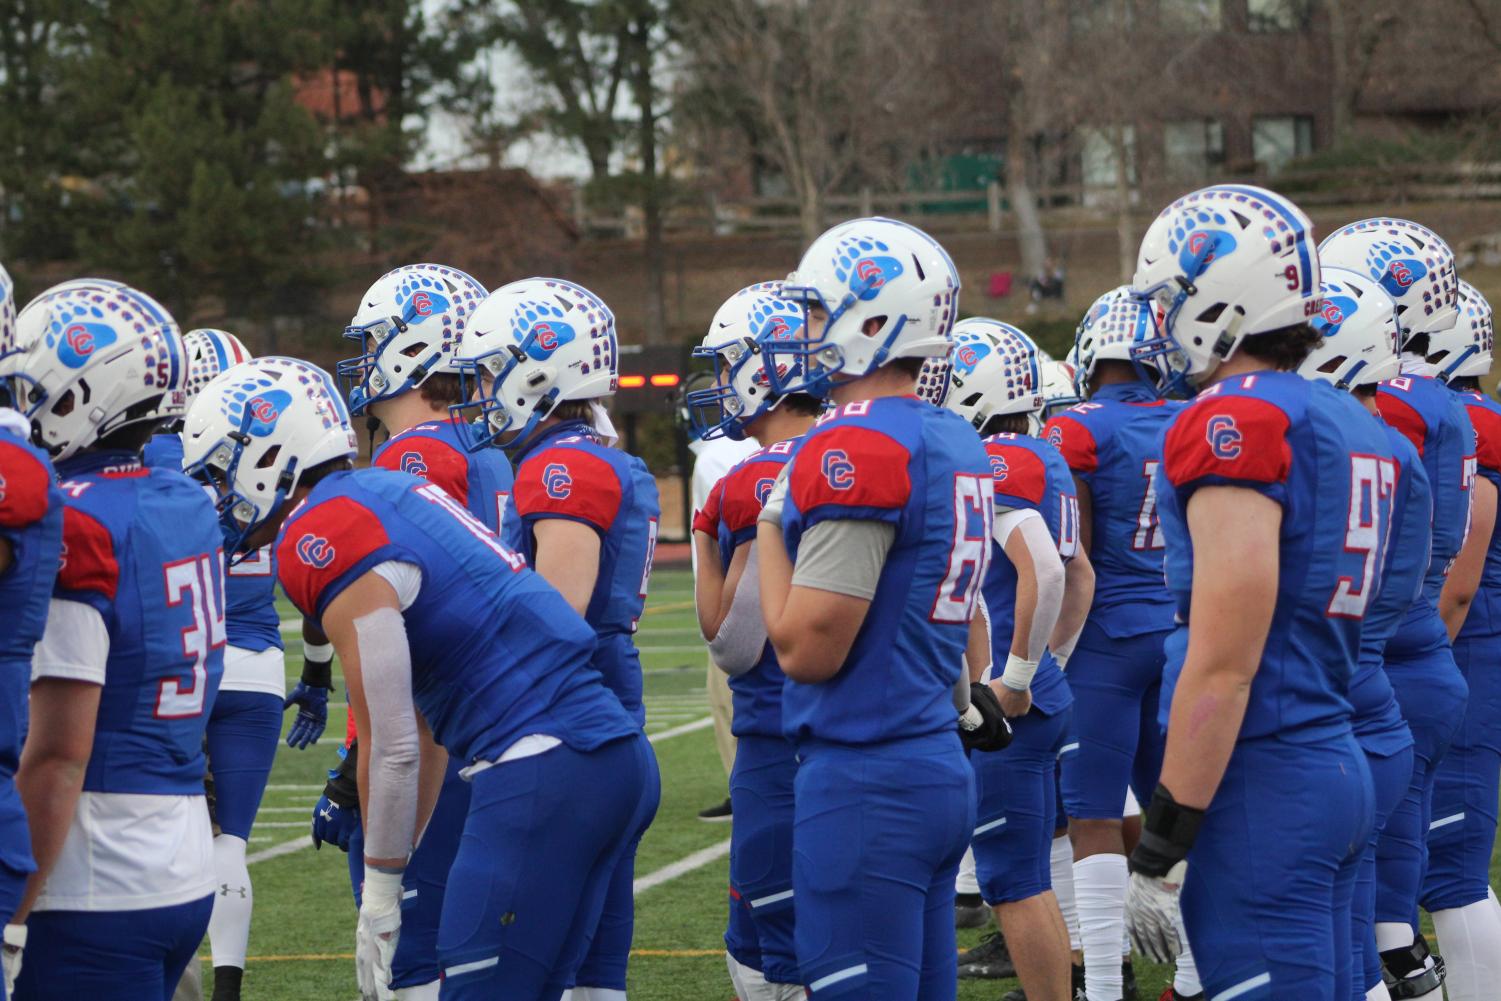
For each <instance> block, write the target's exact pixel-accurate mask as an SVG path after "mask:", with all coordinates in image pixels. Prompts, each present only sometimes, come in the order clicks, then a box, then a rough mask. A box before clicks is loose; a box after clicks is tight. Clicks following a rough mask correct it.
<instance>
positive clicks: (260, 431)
mask: <svg viewBox="0 0 1501 1001" xmlns="http://www.w3.org/2000/svg"><path fill="white" fill-rule="evenodd" d="M272 385H274V383H273V382H272V381H271V380H270V379H267V378H265V377H264V376H258V377H256V378H254V379H248V380H246V381H245V382H242V383H240V384H239V385H238V386H236V387H235V389H234V391H233V392H230V393H228V394H226V395H225V397H224V399H223V400H222V401H221V402H220V404H219V412H220V413H222V414H223V415H224V416H225V417H226V418H228V419H229V422H230V423H231V424H233V425H234V426H235V427H239V426H240V423H241V421H243V420H244V419H245V413H246V411H249V413H250V425H249V427H247V428H246V430H247V431H248V432H249V433H250V434H252V435H255V436H256V437H257V438H264V437H266V435H268V434H270V433H271V432H272V430H273V429H274V428H275V427H276V422H277V420H278V419H279V418H280V417H281V415H282V413H283V412H284V411H285V410H286V409H287V407H288V406H290V405H291V403H292V396H291V394H290V393H288V392H287V391H286V390H282V389H271V386H272Z"/></svg>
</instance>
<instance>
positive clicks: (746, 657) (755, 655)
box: [709, 542, 766, 678]
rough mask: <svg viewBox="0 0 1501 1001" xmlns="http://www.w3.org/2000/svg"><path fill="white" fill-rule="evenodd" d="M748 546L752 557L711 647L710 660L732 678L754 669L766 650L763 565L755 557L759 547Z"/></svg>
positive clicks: (736, 586) (749, 556)
mask: <svg viewBox="0 0 1501 1001" xmlns="http://www.w3.org/2000/svg"><path fill="white" fill-rule="evenodd" d="M747 544H748V545H749V546H750V553H749V554H748V555H747V556H746V559H745V570H744V572H742V573H741V575H740V583H739V584H737V585H735V597H734V598H733V599H732V600H731V602H730V611H729V614H728V615H726V616H725V617H724V622H723V623H721V624H720V626H719V632H718V633H717V634H716V635H715V637H714V639H713V640H712V641H711V642H710V643H709V656H710V657H712V658H713V659H714V663H715V664H716V665H718V667H719V669H720V670H721V671H723V672H724V673H725V674H728V675H729V676H730V677H732V678H738V677H739V676H740V675H742V674H744V673H746V672H747V671H749V670H750V669H751V668H753V667H755V666H756V664H757V663H758V662H759V661H760V660H761V654H762V652H763V651H764V650H765V649H766V622H765V620H764V619H762V618H761V573H760V569H761V561H760V558H759V557H758V556H757V555H756V554H757V549H756V544H755V543H754V542H751V543H747Z"/></svg>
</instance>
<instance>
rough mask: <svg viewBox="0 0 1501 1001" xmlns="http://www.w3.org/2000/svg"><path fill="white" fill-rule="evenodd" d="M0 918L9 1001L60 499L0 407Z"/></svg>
mask: <svg viewBox="0 0 1501 1001" xmlns="http://www.w3.org/2000/svg"><path fill="white" fill-rule="evenodd" d="M12 295H13V293H12V286H11V281H10V275H9V274H7V273H6V271H5V268H4V267H0V403H3V404H9V403H10V402H13V401H12V400H11V399H10V392H9V390H10V386H9V384H8V383H6V382H5V380H4V377H3V373H4V370H5V368H6V366H8V365H9V364H11V363H12V362H14V361H15V360H16V357H17V354H18V351H19V348H18V345H17V343H16V307H15V300H14V299H13V298H12ZM0 483H3V484H4V486H3V488H0V606H3V607H4V608H5V609H6V615H5V624H4V625H3V626H0V919H3V920H4V921H5V922H6V924H5V941H4V948H3V958H4V983H5V986H4V988H3V993H0V997H9V996H10V991H11V989H12V988H14V986H15V982H16V975H17V974H18V973H19V972H20V964H21V960H22V956H23V950H24V949H25V946H26V925H25V924H11V923H10V918H11V915H12V914H14V913H15V912H16V908H17V906H19V905H20V903H21V893H22V891H23V890H25V888H26V877H27V875H28V874H29V873H31V872H33V871H35V869H36V863H35V862H34V861H33V860H32V857H31V837H30V834H29V833H28V832H27V829H26V811H25V810H24V809H23V808H22V806H21V797H20V794H19V793H18V792H17V791H16V781H15V776H16V766H17V764H18V763H19V761H20V757H21V742H22V740H23V739H24V737H25V734H26V689H27V687H28V685H29V684H30V682H31V654H32V650H33V648H34V647H35V646H36V644H37V641H38V640H40V639H41V638H42V629H43V627H44V626H45V625H46V623H47V605H48V602H49V601H50V600H51V598H52V587H53V583H54V582H55V581H56V579H57V565H58V556H59V554H60V553H61V551H62V541H63V500H62V494H61V493H60V492H59V491H58V489H57V483H56V480H55V478H54V476H53V473H52V461H51V460H50V459H49V458H48V457H47V453H46V452H44V451H42V450H41V449H39V448H37V447H36V446H35V445H32V444H31V422H30V421H28V420H27V419H26V418H25V417H23V416H22V415H21V414H20V413H18V412H17V411H16V410H14V409H11V408H10V407H9V406H8V405H6V406H0Z"/></svg>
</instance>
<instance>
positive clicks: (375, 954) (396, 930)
mask: <svg viewBox="0 0 1501 1001" xmlns="http://www.w3.org/2000/svg"><path fill="white" fill-rule="evenodd" d="M399 938H401V873H399V872H380V871H379V870H376V869H372V868H370V867H369V866H368V865H367V866H365V886H364V889H363V890H362V891H361V893H360V922H359V924H358V925H357V926H356V927H355V932H354V973H355V977H356V978H357V980H358V982H359V987H360V996H361V997H362V998H363V999H365V1001H394V998H395V997H396V994H395V992H393V991H392V990H391V957H392V956H394V955H395V954H396V942H397V940H398V939H399Z"/></svg>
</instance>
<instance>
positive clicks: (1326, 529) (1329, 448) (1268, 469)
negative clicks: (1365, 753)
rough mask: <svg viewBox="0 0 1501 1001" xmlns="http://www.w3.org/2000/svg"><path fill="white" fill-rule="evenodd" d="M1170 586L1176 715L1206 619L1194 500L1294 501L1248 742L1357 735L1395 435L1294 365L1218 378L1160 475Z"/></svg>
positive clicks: (1185, 419)
mask: <svg viewBox="0 0 1501 1001" xmlns="http://www.w3.org/2000/svg"><path fill="white" fill-rule="evenodd" d="M1157 477H1158V480H1157V509H1158V511H1159V513H1160V517H1161V519H1162V529H1163V535H1164V541H1165V542H1166V544H1167V548H1166V570H1167V583H1168V588H1169V589H1170V590H1171V591H1172V594H1173V597H1174V599H1175V600H1176V603H1177V612H1178V616H1179V618H1180V619H1181V621H1182V622H1183V623H1184V625H1182V626H1180V627H1179V628H1178V629H1177V630H1176V631H1175V632H1174V633H1173V634H1172V635H1171V636H1170V637H1169V638H1168V640H1167V644H1166V653H1167V663H1166V666H1165V667H1164V670H1163V680H1162V702H1161V711H1160V719H1161V721H1162V723H1163V725H1164V726H1166V725H1167V720H1168V715H1169V711H1170V707H1171V705H1172V696H1173V690H1174V687H1175V686H1176V684H1177V681H1178V675H1179V673H1180V672H1181V671H1182V669H1183V661H1184V656H1185V654H1186V652H1187V646H1188V631H1189V630H1190V629H1192V628H1194V627H1198V628H1201V629H1214V628H1215V623H1213V622H1201V621H1199V620H1198V619H1196V618H1194V616H1193V610H1192V608H1191V607H1190V604H1191V598H1192V591H1193V570H1194V563H1193V559H1194V549H1193V540H1192V539H1191V538H1190V536H1189V533H1188V513H1187V512H1188V504H1189V501H1190V500H1191V498H1192V497H1193V494H1194V491H1195V490H1197V489H1198V488H1200V487H1204V486H1215V485H1230V486H1237V487H1245V488H1247V489H1251V490H1255V491H1257V492H1258V493H1261V494H1263V495H1265V496H1266V497H1269V498H1271V499H1272V500H1274V501H1276V502H1277V503H1278V504H1279V505H1280V506H1281V507H1282V527H1281V540H1280V544H1279V546H1278V557H1279V563H1278V566H1279V573H1280V582H1279V587H1278V589H1277V602H1276V606H1275V609H1274V612H1273V617H1272V623H1271V629H1270V631H1269V633H1268V635H1267V640H1266V647H1265V649H1264V650H1263V651H1262V655H1261V664H1260V666H1259V667H1258V668H1257V671H1256V676H1255V678H1254V679H1253V680H1252V682H1251V692H1250V698H1249V702H1248V704H1247V706H1246V714H1245V719H1244V721H1243V722H1242V723H1241V728H1240V738H1239V739H1241V740H1247V739H1251V738H1255V737H1265V736H1269V735H1272V734H1276V735H1278V736H1279V737H1281V738H1282V739H1284V740H1292V741H1300V740H1319V739H1324V738H1326V737H1329V736H1332V735H1337V734H1338V733H1340V732H1345V733H1348V732H1350V716H1351V709H1350V703H1349V701H1348V698H1347V693H1348V691H1349V686H1350V678H1351V676H1352V674H1353V673H1354V670H1355V666H1356V662H1357V659H1358V657H1359V652H1360V631H1361V623H1362V620H1363V618H1364V617H1365V614H1366V610H1367V605H1368V604H1369V602H1370V601H1371V600H1372V598H1373V597H1374V596H1375V595H1376V594H1377V593H1378V591H1379V590H1380V587H1381V571H1382V569H1383V568H1384V567H1385V565H1386V544H1387V531H1388V528H1389V526H1390V524H1391V503H1392V494H1393V492H1394V490H1395V488H1396V482H1397V465H1396V462H1395V461H1394V459H1393V456H1392V450H1391V446H1390V445H1389V444H1388V442H1387V438H1386V433H1385V431H1383V430H1382V428H1381V426H1380V424H1379V423H1377V422H1376V421H1373V420H1371V418H1370V415H1369V414H1368V413H1366V412H1365V410H1364V409H1363V408H1362V407H1361V406H1360V404H1359V403H1357V402H1356V401H1355V399H1354V398H1352V397H1351V396H1350V395H1349V394H1348V393H1343V392H1340V391H1338V390H1336V389H1334V388H1333V387H1332V386H1329V385H1327V384H1326V383H1322V382H1311V381H1309V380H1306V379H1304V378H1302V377H1301V376H1299V375H1297V374H1295V373H1292V372H1257V373H1254V374H1250V375H1245V376H1238V377H1235V378H1231V379H1227V380H1225V381H1224V382H1220V383H1216V384H1215V385H1213V386H1211V387H1210V388H1208V389H1206V390H1205V391H1204V392H1203V393H1200V394H1199V396H1198V398H1197V399H1195V400H1194V401H1193V402H1192V403H1191V404H1189V405H1188V406H1187V407H1185V408H1184V410H1183V411H1182V412H1181V413H1180V414H1179V415H1178V416H1177V417H1176V418H1175V419H1174V421H1173V423H1172V425H1171V426H1170V427H1169V428H1168V431H1167V435H1166V437H1165V439H1164V446H1163V461H1162V466H1161V467H1160V468H1159V469H1158V471H1157Z"/></svg>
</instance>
